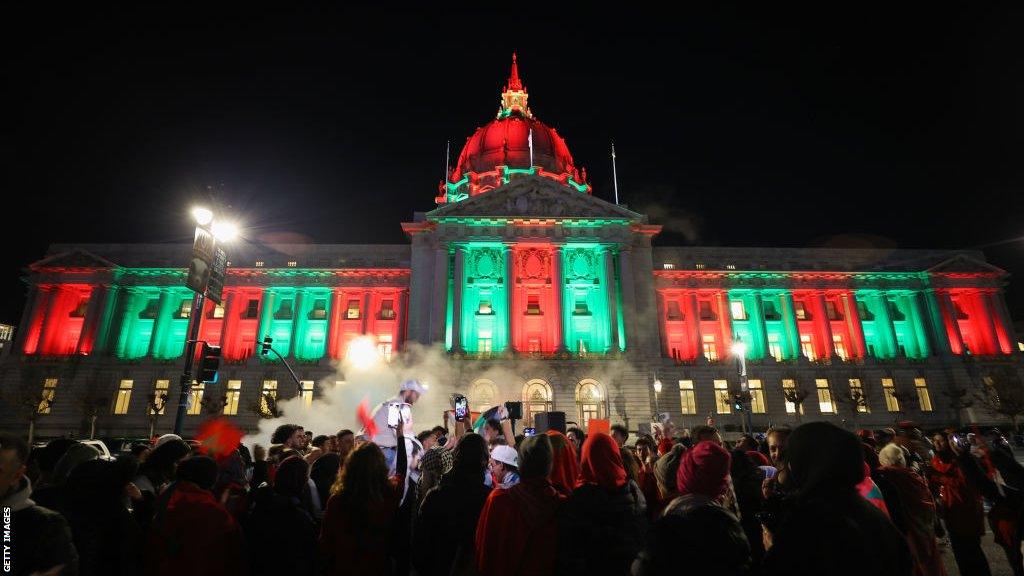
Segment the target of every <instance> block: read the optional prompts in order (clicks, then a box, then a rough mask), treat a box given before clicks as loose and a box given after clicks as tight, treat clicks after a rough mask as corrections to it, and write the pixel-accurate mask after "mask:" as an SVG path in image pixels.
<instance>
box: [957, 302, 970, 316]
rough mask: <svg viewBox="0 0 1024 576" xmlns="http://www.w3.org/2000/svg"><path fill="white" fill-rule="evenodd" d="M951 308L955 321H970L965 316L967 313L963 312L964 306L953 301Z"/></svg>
mask: <svg viewBox="0 0 1024 576" xmlns="http://www.w3.org/2000/svg"><path fill="white" fill-rule="evenodd" d="M953 308H954V309H955V310H956V319H957V320H968V319H970V316H969V315H968V314H967V312H964V306H963V304H961V303H960V302H956V301H954V302H953Z"/></svg>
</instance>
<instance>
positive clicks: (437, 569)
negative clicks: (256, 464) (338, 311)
mask: <svg viewBox="0 0 1024 576" xmlns="http://www.w3.org/2000/svg"><path fill="white" fill-rule="evenodd" d="M480 476H481V474H480V471H479V470H472V469H470V470H457V469H455V470H452V471H451V472H449V473H447V474H445V475H444V476H442V477H441V483H440V484H439V485H438V486H437V487H436V488H434V489H433V490H431V491H430V492H429V493H428V494H427V495H426V497H425V498H424V499H423V505H422V506H421V507H420V513H419V515H418V516H417V517H416V525H415V528H414V529H413V539H414V542H416V546H415V548H414V550H413V565H414V566H415V567H416V570H417V571H418V572H419V574H420V575H421V576H435V575H436V576H448V574H450V573H451V572H452V565H453V564H455V563H456V562H458V563H459V564H460V565H461V564H463V563H467V562H468V563H469V564H472V563H473V559H474V557H475V555H476V548H475V545H474V536H475V534H476V525H477V522H478V521H479V519H480V511H481V510H482V509H483V507H484V502H486V501H487V496H488V495H489V494H490V493H491V489H490V488H488V487H487V486H485V485H484V483H483V481H482V480H481V478H480Z"/></svg>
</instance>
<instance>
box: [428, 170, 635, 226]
mask: <svg viewBox="0 0 1024 576" xmlns="http://www.w3.org/2000/svg"><path fill="white" fill-rule="evenodd" d="M426 217H427V219H428V220H443V219H448V218H523V219H541V220H544V219H558V220H565V219H581V220H586V219H601V218H607V219H617V220H629V221H631V222H643V221H645V220H646V217H645V216H644V215H642V214H638V213H636V212H633V211H632V210H628V209H626V208H623V207H622V206H618V205H615V204H612V203H611V202H606V201H604V200H601V199H600V198H595V197H593V196H591V195H590V194H586V193H583V192H578V191H576V190H574V189H572V188H570V187H567V186H565V185H563V184H560V183H559V182H557V181H555V180H551V179H550V178H544V177H542V176H523V177H520V178H517V179H516V180H514V181H512V182H510V183H508V184H505V185H504V186H501V187H499V188H495V189H494V190H490V191H488V192H484V193H483V194H479V195H477V196H473V197H472V198H469V199H467V200H463V201H461V202H456V203H453V204H447V205H445V206H441V207H440V208H437V209H435V210H433V211H431V212H428V213H427V215H426Z"/></svg>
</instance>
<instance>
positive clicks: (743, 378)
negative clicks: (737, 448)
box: [732, 338, 754, 434]
mask: <svg viewBox="0 0 1024 576" xmlns="http://www.w3.org/2000/svg"><path fill="white" fill-rule="evenodd" d="M732 353H733V355H734V356H736V359H737V360H739V367H740V398H739V400H740V409H741V410H742V411H743V428H744V433H746V434H753V433H754V423H753V421H752V418H751V416H750V412H751V408H752V406H751V402H750V400H751V396H750V386H749V385H748V384H747V345H746V344H744V343H743V341H742V340H740V339H739V338H737V339H736V341H735V342H733V344H732Z"/></svg>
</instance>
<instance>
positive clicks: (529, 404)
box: [523, 379, 553, 426]
mask: <svg viewBox="0 0 1024 576" xmlns="http://www.w3.org/2000/svg"><path fill="white" fill-rule="evenodd" d="M552 406H553V404H552V402H551V387H550V386H548V383H547V382H545V381H543V380H540V379H535V380H530V381H529V382H527V383H526V386H525V387H524V388H523V420H524V425H525V426H533V425H534V420H533V417H534V415H536V414H538V413H540V412H550V411H551V408H552Z"/></svg>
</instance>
